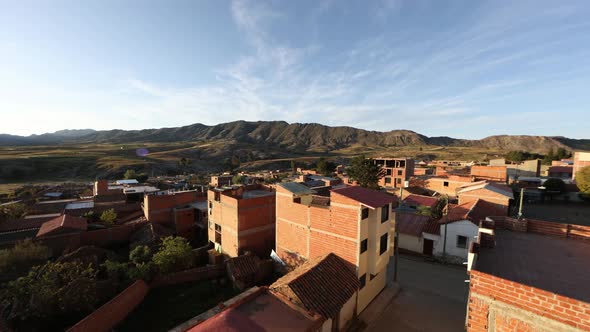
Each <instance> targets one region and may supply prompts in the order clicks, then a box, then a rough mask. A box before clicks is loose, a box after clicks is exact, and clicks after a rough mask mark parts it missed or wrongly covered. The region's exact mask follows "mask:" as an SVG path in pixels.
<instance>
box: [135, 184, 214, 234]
mask: <svg viewBox="0 0 590 332" xmlns="http://www.w3.org/2000/svg"><path fill="white" fill-rule="evenodd" d="M206 200H207V197H206V196H205V193H202V192H198V191H195V190H190V191H176V192H174V191H170V192H169V191H161V192H156V193H152V194H146V195H145V196H144V198H143V204H142V209H143V213H144V216H145V218H146V219H147V220H148V221H149V222H152V223H157V224H161V225H166V226H169V227H170V228H173V229H175V230H176V234H178V235H180V236H184V237H186V238H193V237H194V235H195V232H196V231H198V229H204V228H206V225H207V205H206V203H205V202H206Z"/></svg>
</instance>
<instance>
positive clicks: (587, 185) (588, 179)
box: [576, 166, 590, 196]
mask: <svg viewBox="0 0 590 332" xmlns="http://www.w3.org/2000/svg"><path fill="white" fill-rule="evenodd" d="M576 185H577V186H578V188H580V192H582V193H584V194H586V196H588V195H590V166H586V167H583V168H582V169H581V170H579V171H578V172H577V173H576Z"/></svg>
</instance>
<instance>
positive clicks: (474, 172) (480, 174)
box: [470, 166, 508, 183]
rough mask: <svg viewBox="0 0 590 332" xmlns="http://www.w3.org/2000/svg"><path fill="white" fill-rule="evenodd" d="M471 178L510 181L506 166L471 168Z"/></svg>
mask: <svg viewBox="0 0 590 332" xmlns="http://www.w3.org/2000/svg"><path fill="white" fill-rule="evenodd" d="M470 174H471V177H473V178H474V179H475V180H488V181H495V182H504V183H506V181H507V180H508V173H507V170H506V166H471V172H470Z"/></svg>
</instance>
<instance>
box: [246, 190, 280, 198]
mask: <svg viewBox="0 0 590 332" xmlns="http://www.w3.org/2000/svg"><path fill="white" fill-rule="evenodd" d="M274 194H275V193H274V192H272V191H267V190H258V189H256V190H246V191H244V193H243V194H242V198H244V199H248V198H256V197H263V196H272V195H274Z"/></svg>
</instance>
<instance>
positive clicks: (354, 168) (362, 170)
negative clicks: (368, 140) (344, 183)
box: [347, 155, 384, 189]
mask: <svg viewBox="0 0 590 332" xmlns="http://www.w3.org/2000/svg"><path fill="white" fill-rule="evenodd" d="M347 173H348V175H349V176H350V178H351V179H353V180H355V181H357V182H358V184H359V185H360V186H362V187H365V188H372V189H378V188H379V185H378V182H379V179H381V178H382V177H383V176H384V174H383V169H382V168H381V167H379V166H378V165H376V164H375V163H374V162H373V159H371V158H365V156H364V155H362V156H357V157H354V158H353V159H352V162H351V166H350V167H349V168H348V169H347Z"/></svg>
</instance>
